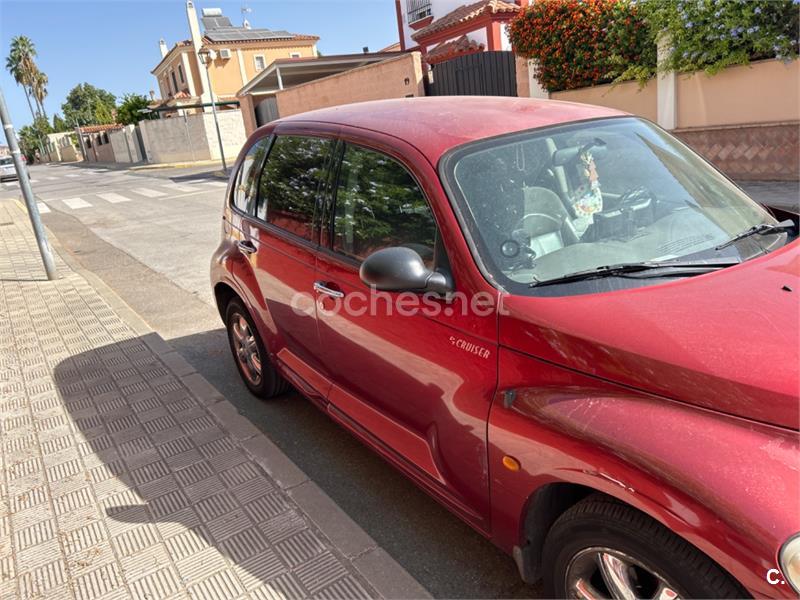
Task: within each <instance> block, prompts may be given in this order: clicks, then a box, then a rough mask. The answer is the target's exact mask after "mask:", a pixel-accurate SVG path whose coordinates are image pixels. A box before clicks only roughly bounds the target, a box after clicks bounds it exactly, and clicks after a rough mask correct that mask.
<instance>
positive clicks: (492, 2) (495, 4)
mask: <svg viewBox="0 0 800 600" xmlns="http://www.w3.org/2000/svg"><path fill="white" fill-rule="evenodd" d="M487 10H488V11H489V12H490V13H491V14H493V15H495V14H497V13H509V14H511V13H516V12H519V10H520V8H519V6H518V5H516V4H514V3H513V2H506V0H479V1H478V2H473V3H472V4H465V5H464V6H459V7H458V8H457V9H455V10H454V11H451V12H449V13H447V14H446V15H444V16H443V17H439V18H438V19H436V20H435V21H433V23H431V24H430V25H428V26H427V27H423V28H422V29H420V30H419V31H417V32H415V33H413V34H411V38H412V39H413V40H415V41H419V40H420V39H421V38H424V37H426V36H428V35H430V34H432V33H436V32H438V31H443V30H445V29H447V28H449V27H452V26H454V25H460V24H461V23H465V22H466V21H471V20H472V19H474V18H476V17H479V16H480V15H482V14H484V13H485V12H486V11H487Z"/></svg>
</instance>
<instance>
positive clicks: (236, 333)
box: [230, 313, 261, 386]
mask: <svg viewBox="0 0 800 600" xmlns="http://www.w3.org/2000/svg"><path fill="white" fill-rule="evenodd" d="M230 331H231V339H232V340H233V348H234V352H235V354H236V360H237V362H238V363H239V367H240V368H241V370H242V373H243V374H244V376H245V377H246V378H247V380H248V381H249V382H250V383H251V384H252V385H254V386H258V385H260V384H261V354H260V353H259V351H258V343H257V342H256V338H255V335H254V334H253V331H252V330H251V329H250V324H249V323H248V322H247V319H245V318H244V317H243V316H242V315H240V314H239V313H235V314H234V315H233V318H232V319H231V325H230Z"/></svg>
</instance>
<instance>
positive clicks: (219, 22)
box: [202, 15, 233, 31]
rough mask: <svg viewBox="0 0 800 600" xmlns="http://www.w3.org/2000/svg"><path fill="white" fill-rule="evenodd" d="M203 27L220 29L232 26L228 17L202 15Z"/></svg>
mask: <svg viewBox="0 0 800 600" xmlns="http://www.w3.org/2000/svg"><path fill="white" fill-rule="evenodd" d="M202 21H203V27H204V28H205V30H206V31H208V30H209V29H220V28H222V27H233V25H232V24H231V20H230V19H229V18H228V17H224V16H222V15H220V16H212V17H202Z"/></svg>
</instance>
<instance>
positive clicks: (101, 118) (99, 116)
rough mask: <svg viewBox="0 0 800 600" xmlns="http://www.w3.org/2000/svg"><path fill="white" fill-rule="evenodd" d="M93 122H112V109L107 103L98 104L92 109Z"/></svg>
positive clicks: (105, 123)
mask: <svg viewBox="0 0 800 600" xmlns="http://www.w3.org/2000/svg"><path fill="white" fill-rule="evenodd" d="M94 122H95V123H97V124H98V125H108V124H110V123H113V122H114V109H113V108H109V106H108V105H107V104H98V105H97V107H96V108H95V109H94Z"/></svg>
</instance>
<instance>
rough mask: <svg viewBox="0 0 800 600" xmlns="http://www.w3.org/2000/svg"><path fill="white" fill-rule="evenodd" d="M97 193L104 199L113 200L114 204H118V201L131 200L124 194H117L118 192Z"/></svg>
mask: <svg viewBox="0 0 800 600" xmlns="http://www.w3.org/2000/svg"><path fill="white" fill-rule="evenodd" d="M97 195H98V196H100V197H101V198H102V199H103V200H107V201H108V202H111V203H112V204H117V203H118V202H130V201H131V199H130V198H126V197H125V196H123V195H122V194H117V193H116V192H107V193H105V194H97Z"/></svg>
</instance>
